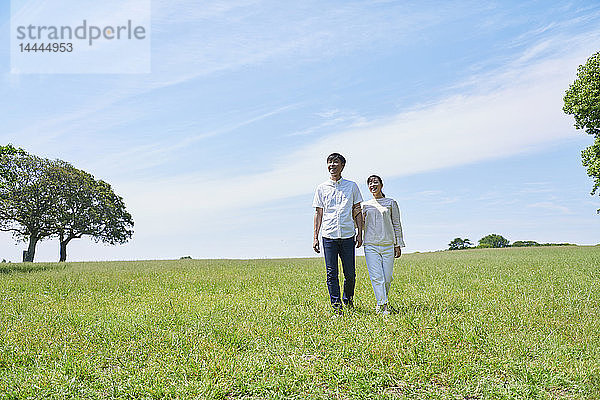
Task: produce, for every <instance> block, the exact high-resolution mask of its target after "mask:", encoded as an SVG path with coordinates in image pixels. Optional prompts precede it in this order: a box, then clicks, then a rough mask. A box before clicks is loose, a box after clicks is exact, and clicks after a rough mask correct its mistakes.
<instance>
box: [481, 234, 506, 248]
mask: <svg viewBox="0 0 600 400" xmlns="http://www.w3.org/2000/svg"><path fill="white" fill-rule="evenodd" d="M509 243H510V242H509V241H508V240H506V239H505V238H503V237H502V236H500V235H497V234H495V233H492V234H489V235H487V236H484V237H482V238H481V239H479V247H482V248H486V247H494V248H498V247H508V245H509Z"/></svg>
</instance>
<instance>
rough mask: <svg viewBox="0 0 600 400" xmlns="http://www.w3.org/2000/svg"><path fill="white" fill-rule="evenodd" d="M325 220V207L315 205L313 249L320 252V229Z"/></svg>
mask: <svg viewBox="0 0 600 400" xmlns="http://www.w3.org/2000/svg"><path fill="white" fill-rule="evenodd" d="M322 222H323V209H322V208H321V207H315V225H314V227H315V229H314V231H315V232H314V238H313V249H314V251H316V252H317V253H320V249H319V231H320V230H321V223H322Z"/></svg>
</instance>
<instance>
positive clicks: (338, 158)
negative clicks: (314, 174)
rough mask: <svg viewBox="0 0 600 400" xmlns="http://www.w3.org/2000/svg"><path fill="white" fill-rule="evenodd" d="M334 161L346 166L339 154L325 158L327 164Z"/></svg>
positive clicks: (332, 154)
mask: <svg viewBox="0 0 600 400" xmlns="http://www.w3.org/2000/svg"><path fill="white" fill-rule="evenodd" d="M334 160H339V162H341V163H342V164H344V165H346V159H345V158H344V156H343V155H341V154H340V153H331V154H330V155H329V156H328V157H327V162H332V161H334Z"/></svg>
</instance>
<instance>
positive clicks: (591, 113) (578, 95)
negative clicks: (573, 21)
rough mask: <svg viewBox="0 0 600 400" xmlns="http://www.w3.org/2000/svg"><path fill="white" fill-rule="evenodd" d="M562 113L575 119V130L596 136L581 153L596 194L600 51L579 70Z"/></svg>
mask: <svg viewBox="0 0 600 400" xmlns="http://www.w3.org/2000/svg"><path fill="white" fill-rule="evenodd" d="M563 111H564V112H565V113H566V114H572V115H573V116H574V117H575V128H577V129H584V130H585V132H587V133H588V134H590V135H593V136H594V143H593V144H592V145H590V146H588V147H587V148H585V149H584V150H583V151H582V152H581V159H582V163H583V166H584V167H586V169H587V174H588V176H589V177H590V178H592V179H593V180H594V186H593V187H592V191H591V193H590V194H592V195H594V194H595V193H596V191H597V190H598V188H600V52H597V53H595V54H594V55H592V56H591V57H590V58H588V60H587V61H586V63H585V64H583V65H580V66H579V68H578V69H577V78H576V79H575V82H573V84H572V85H571V86H569V89H567V91H566V93H565V97H564V107H563ZM598 213H600V209H599V210H598Z"/></svg>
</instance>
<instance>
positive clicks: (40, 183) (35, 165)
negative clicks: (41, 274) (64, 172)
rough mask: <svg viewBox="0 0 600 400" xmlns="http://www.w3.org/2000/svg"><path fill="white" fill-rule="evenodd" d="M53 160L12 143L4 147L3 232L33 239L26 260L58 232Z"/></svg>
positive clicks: (0, 173) (0, 157)
mask: <svg viewBox="0 0 600 400" xmlns="http://www.w3.org/2000/svg"><path fill="white" fill-rule="evenodd" d="M51 163H52V161H50V160H48V159H44V158H40V157H37V156H34V155H32V154H28V153H27V152H25V151H24V150H23V149H18V148H15V147H13V146H12V145H10V144H9V145H8V146H0V231H6V232H12V234H13V237H14V238H15V239H17V240H23V241H26V242H27V241H28V242H29V244H28V246H27V250H26V252H25V253H24V257H23V261H28V262H31V261H33V259H34V257H35V248H36V245H37V243H38V242H39V241H40V240H43V239H44V238H47V237H49V236H51V235H52V234H53V233H54V232H55V226H54V224H53V221H52V213H51V211H52V209H53V208H54V205H55V196H54V194H53V187H54V185H53V182H52V178H51V177H50V176H49V175H48V167H49V165H50V164H51Z"/></svg>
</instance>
